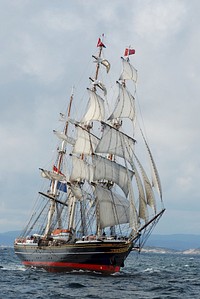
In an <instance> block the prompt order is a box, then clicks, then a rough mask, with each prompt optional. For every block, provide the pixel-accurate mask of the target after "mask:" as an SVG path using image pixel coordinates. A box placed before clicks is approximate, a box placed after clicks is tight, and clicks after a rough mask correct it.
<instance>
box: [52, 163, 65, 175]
mask: <svg viewBox="0 0 200 299" xmlns="http://www.w3.org/2000/svg"><path fill="white" fill-rule="evenodd" d="M53 171H54V172H56V173H59V174H62V175H64V174H63V173H62V172H61V171H60V170H58V168H57V167H56V166H55V165H54V166H53Z"/></svg>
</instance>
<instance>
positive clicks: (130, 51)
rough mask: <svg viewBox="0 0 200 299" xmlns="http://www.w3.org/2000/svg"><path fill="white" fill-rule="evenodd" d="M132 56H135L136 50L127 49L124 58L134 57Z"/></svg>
mask: <svg viewBox="0 0 200 299" xmlns="http://www.w3.org/2000/svg"><path fill="white" fill-rule="evenodd" d="M132 54H135V50H134V49H129V48H126V49H125V51H124V56H128V55H132Z"/></svg>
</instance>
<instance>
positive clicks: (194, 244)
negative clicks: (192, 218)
mask: <svg viewBox="0 0 200 299" xmlns="http://www.w3.org/2000/svg"><path fill="white" fill-rule="evenodd" d="M145 246H151V247H152V246H154V247H163V248H168V249H173V250H181V251H182V250H187V249H196V248H200V235H189V234H174V235H151V236H150V237H149V239H148V240H147V242H146V244H145Z"/></svg>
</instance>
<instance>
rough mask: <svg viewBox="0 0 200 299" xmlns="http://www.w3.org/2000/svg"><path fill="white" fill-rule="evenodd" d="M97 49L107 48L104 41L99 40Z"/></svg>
mask: <svg viewBox="0 0 200 299" xmlns="http://www.w3.org/2000/svg"><path fill="white" fill-rule="evenodd" d="M97 47H104V48H106V46H105V45H104V44H103V43H102V41H101V39H100V38H99V39H98V42H97Z"/></svg>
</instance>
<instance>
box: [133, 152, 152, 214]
mask: <svg viewBox="0 0 200 299" xmlns="http://www.w3.org/2000/svg"><path fill="white" fill-rule="evenodd" d="M134 156H135V158H136V161H137V163H138V165H139V168H140V170H141V174H142V178H143V183H144V188H145V193H146V200H147V204H148V205H149V206H150V207H151V208H152V209H154V211H155V213H156V202H155V196H154V193H153V190H152V186H151V183H150V180H149V178H148V176H147V174H146V172H145V170H144V168H143V166H142V164H141V163H140V161H139V159H138V158H137V156H136V155H135V154H134Z"/></svg>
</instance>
